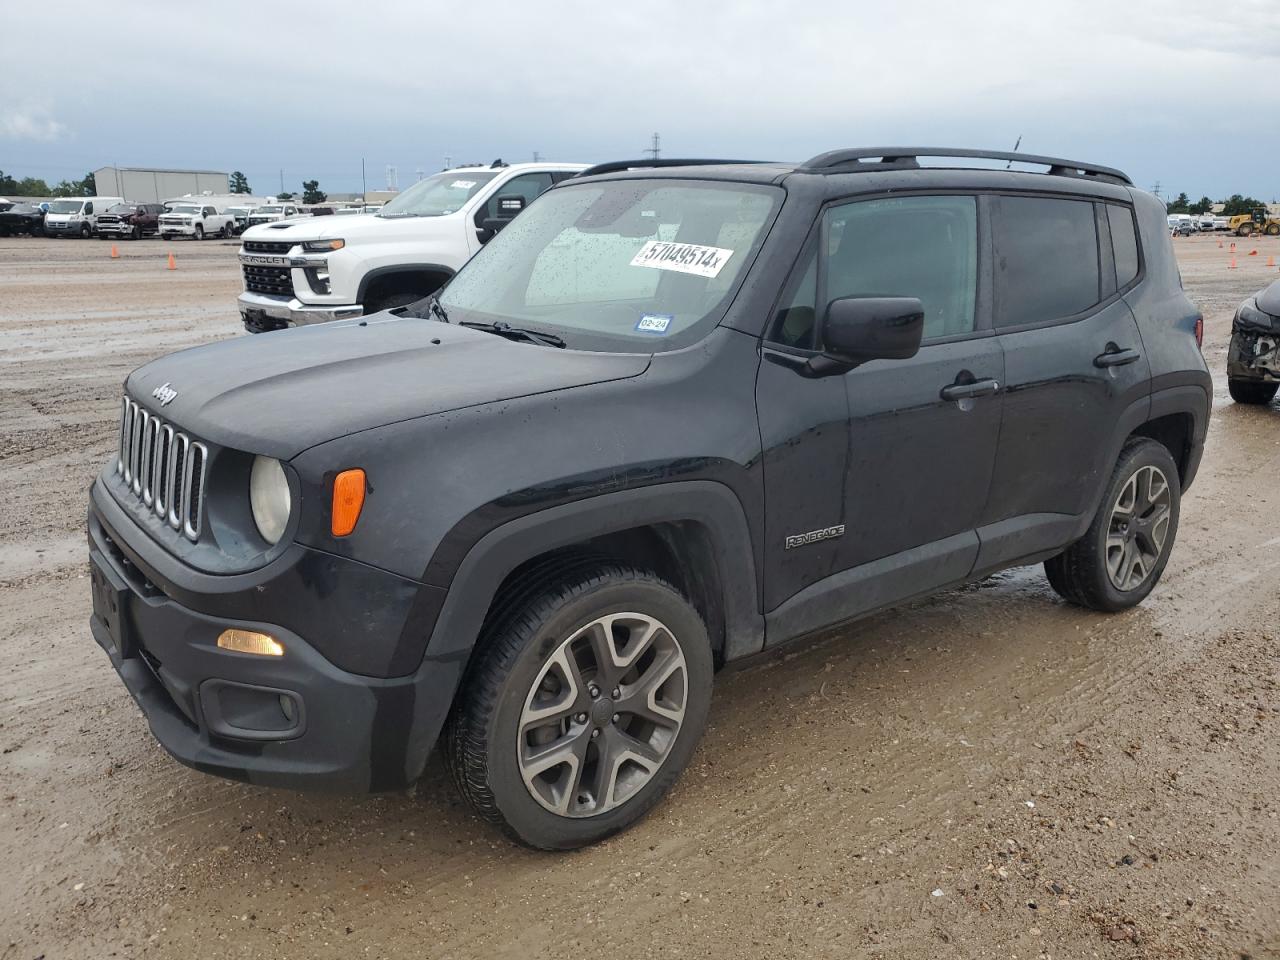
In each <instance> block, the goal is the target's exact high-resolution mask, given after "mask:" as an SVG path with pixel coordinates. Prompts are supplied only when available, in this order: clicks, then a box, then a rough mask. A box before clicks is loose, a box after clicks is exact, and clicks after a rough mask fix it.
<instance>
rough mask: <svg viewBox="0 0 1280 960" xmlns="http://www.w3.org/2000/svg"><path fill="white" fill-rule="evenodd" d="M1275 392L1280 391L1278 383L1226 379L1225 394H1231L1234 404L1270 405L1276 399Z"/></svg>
mask: <svg viewBox="0 0 1280 960" xmlns="http://www.w3.org/2000/svg"><path fill="white" fill-rule="evenodd" d="M1277 390H1280V383H1267V382H1266V381H1264V380H1233V379H1231V378H1230V377H1228V378H1227V392H1228V393H1230V394H1231V399H1232V400H1234V401H1235V402H1236V403H1251V404H1262V403H1270V402H1271V401H1272V400H1274V399H1275V398H1276V391H1277Z"/></svg>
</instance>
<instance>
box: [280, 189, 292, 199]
mask: <svg viewBox="0 0 1280 960" xmlns="http://www.w3.org/2000/svg"><path fill="white" fill-rule="evenodd" d="M276 199H277V200H292V199H293V194H292V193H290V192H289V191H288V190H285V191H284V192H283V193H277V194H276Z"/></svg>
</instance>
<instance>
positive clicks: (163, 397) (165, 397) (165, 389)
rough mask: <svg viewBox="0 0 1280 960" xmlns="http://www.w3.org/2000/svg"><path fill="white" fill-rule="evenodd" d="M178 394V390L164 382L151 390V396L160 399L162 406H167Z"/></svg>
mask: <svg viewBox="0 0 1280 960" xmlns="http://www.w3.org/2000/svg"><path fill="white" fill-rule="evenodd" d="M177 395H178V391H177V390H175V389H173V387H171V386H169V384H168V383H162V384H160V386H158V387H156V388H155V389H154V390H152V391H151V396H153V397H155V398H156V399H157V400H159V401H160V406H162V407H167V406H168V405H169V402H170V401H171V400H173V398H174V397H176V396H177Z"/></svg>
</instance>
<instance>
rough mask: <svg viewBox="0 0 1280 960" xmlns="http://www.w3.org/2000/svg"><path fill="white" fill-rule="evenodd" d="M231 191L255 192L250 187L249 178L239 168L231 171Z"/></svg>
mask: <svg viewBox="0 0 1280 960" xmlns="http://www.w3.org/2000/svg"><path fill="white" fill-rule="evenodd" d="M231 192H232V193H253V191H252V190H250V189H249V178H248V177H246V176H245V175H244V174H243V173H241V172H240V171H239V170H235V171H232V173H231Z"/></svg>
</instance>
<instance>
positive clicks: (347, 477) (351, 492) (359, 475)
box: [329, 469, 365, 537]
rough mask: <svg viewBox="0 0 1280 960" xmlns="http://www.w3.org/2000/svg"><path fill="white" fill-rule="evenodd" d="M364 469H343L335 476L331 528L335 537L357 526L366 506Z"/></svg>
mask: <svg viewBox="0 0 1280 960" xmlns="http://www.w3.org/2000/svg"><path fill="white" fill-rule="evenodd" d="M364 487H365V482H364V471H363V470H360V469H356V470H343V471H342V472H341V473H340V474H338V475H337V476H336V477H334V478H333V513H332V515H331V520H330V525H329V529H330V530H332V531H333V535H334V536H335V537H345V536H347V534H349V533H350V532H351V531H352V530H354V529H355V528H356V522H357V521H358V520H359V519H360V511H361V510H362V509H363V508H364Z"/></svg>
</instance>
